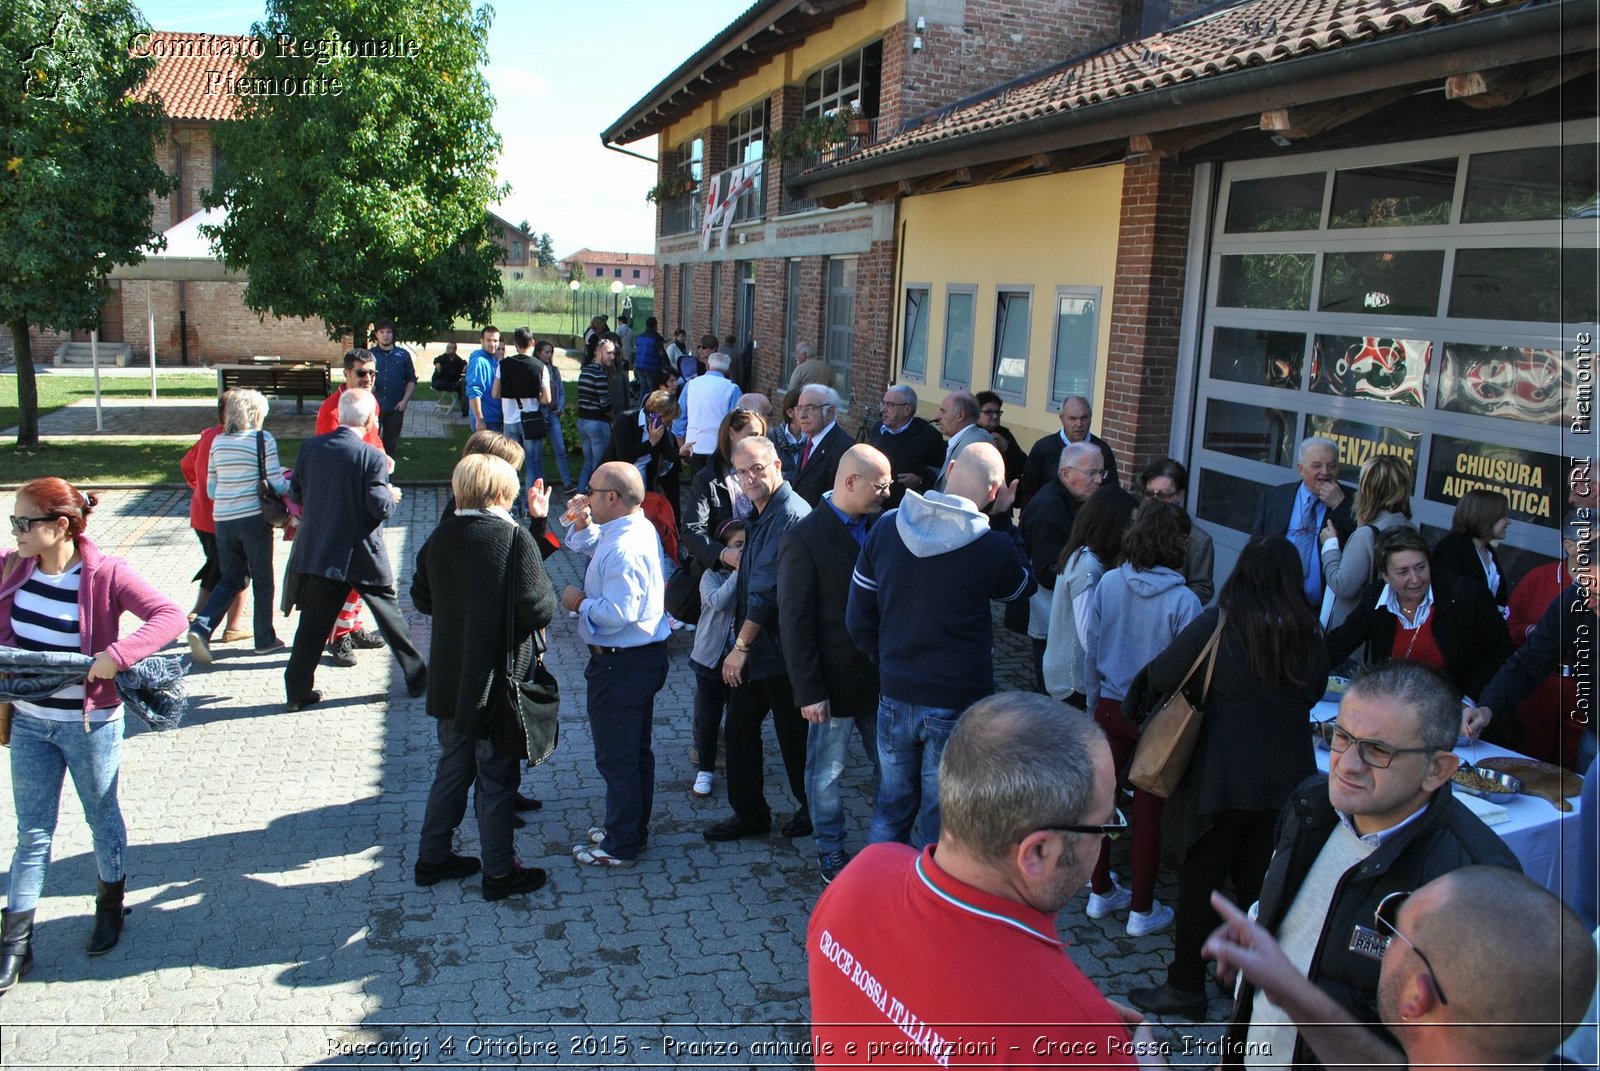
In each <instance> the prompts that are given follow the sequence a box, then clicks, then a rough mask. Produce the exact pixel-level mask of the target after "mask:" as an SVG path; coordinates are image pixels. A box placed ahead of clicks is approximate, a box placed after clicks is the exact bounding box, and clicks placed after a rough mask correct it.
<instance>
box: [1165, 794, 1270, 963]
mask: <svg viewBox="0 0 1600 1071" xmlns="http://www.w3.org/2000/svg"><path fill="white" fill-rule="evenodd" d="M1212 817H1213V819H1214V824H1213V825H1212V827H1211V828H1210V829H1208V830H1206V832H1205V833H1203V834H1201V836H1200V839H1199V840H1197V841H1195V842H1194V843H1193V844H1191V845H1190V846H1189V851H1188V852H1187V853H1185V855H1184V857H1183V863H1182V864H1181V865H1180V866H1179V867H1178V904H1177V912H1176V913H1177V920H1176V921H1177V925H1176V929H1175V931H1174V933H1173V936H1172V944H1173V951H1172V963H1171V965H1170V966H1168V967H1167V984H1168V985H1170V986H1172V988H1174V989H1181V990H1183V991H1184V992H1186V993H1199V992H1203V991H1204V989H1205V985H1206V963H1205V960H1204V959H1203V958H1201V955H1200V946H1201V945H1203V944H1205V941H1206V938H1207V937H1210V936H1211V931H1212V930H1214V929H1216V928H1217V927H1218V926H1221V925H1222V916H1220V915H1218V914H1217V913H1216V911H1215V910H1214V909H1213V908H1212V907H1211V893H1212V890H1214V889H1220V888H1222V887H1223V885H1224V883H1228V884H1231V885H1232V886H1233V897H1234V901H1235V902H1236V903H1237V904H1238V905H1239V906H1240V907H1241V908H1248V907H1249V906H1250V905H1251V904H1253V903H1255V901H1256V900H1257V899H1258V898H1260V896H1261V883H1262V881H1263V880H1265V879H1266V876H1267V864H1268V863H1270V862H1271V861H1272V830H1273V827H1274V826H1275V825H1276V824H1277V821H1278V812H1277V811H1220V812H1218V813H1217V814H1215V815H1213V816H1212Z"/></svg>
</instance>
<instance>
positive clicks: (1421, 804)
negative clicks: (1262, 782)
mask: <svg viewBox="0 0 1600 1071" xmlns="http://www.w3.org/2000/svg"><path fill="white" fill-rule="evenodd" d="M1460 727H1461V696H1460V694H1459V693H1458V692H1457V691H1456V690H1455V689H1453V688H1451V687H1450V685H1449V683H1448V682H1447V681H1446V680H1445V679H1444V677H1442V676H1441V675H1440V674H1439V673H1437V672H1436V671H1434V670H1432V669H1430V668H1428V667H1426V666H1423V665H1420V664H1418V663H1415V662H1406V661H1395V662H1388V663H1385V664H1383V665H1381V666H1376V667H1373V668H1370V669H1367V670H1365V671H1363V673H1362V674H1361V675H1359V676H1357V677H1356V679H1355V680H1354V681H1352V682H1351V684H1350V688H1349V690H1348V691H1346V692H1345V695H1344V699H1343V701H1341V702H1340V704H1339V715H1338V718H1337V720H1336V721H1335V723H1334V730H1333V740H1332V750H1333V753H1332V756H1331V758H1330V760H1329V765H1328V775H1327V777H1326V778H1322V777H1316V778H1312V779H1311V780H1308V781H1307V782H1306V783H1305V784H1303V785H1301V786H1300V788H1299V789H1297V790H1296V791H1295V793H1294V795H1293V796H1292V797H1291V798H1290V800H1289V803H1288V804H1287V806H1286V807H1285V808H1284V812H1283V816H1282V818H1281V819H1280V820H1279V833H1278V838H1277V844H1276V846H1275V848H1276V851H1275V854H1274V855H1273V857H1272V863H1271V865H1270V866H1269V867H1268V869H1267V876H1266V880H1265V881H1264V882H1263V884H1262V888H1261V901H1260V910H1259V913H1258V915H1257V918H1258V920H1259V921H1260V923H1261V925H1262V926H1263V927H1264V928H1265V929H1266V930H1267V931H1268V932H1270V933H1271V934H1272V935H1273V936H1274V938H1275V939H1276V940H1277V941H1278V943H1279V944H1281V945H1282V946H1283V949H1284V952H1285V954H1286V955H1287V956H1288V957H1289V960H1290V962H1292V963H1293V964H1294V965H1295V967H1296V969H1298V970H1299V971H1300V972H1301V973H1303V974H1305V975H1307V977H1309V978H1310V979H1311V981H1312V982H1314V983H1315V984H1316V985H1317V987H1318V988H1320V989H1321V990H1322V991H1323V992H1324V993H1326V994H1327V995H1328V997H1329V998H1331V999H1332V1000H1333V1001H1334V1002H1336V1003H1337V1004H1338V1005H1339V1006H1340V1007H1342V1008H1344V1009H1345V1010H1346V1011H1347V1012H1349V1013H1350V1014H1351V1015H1353V1016H1355V1018H1356V1019H1357V1020H1359V1021H1362V1022H1369V1023H1376V1022H1378V1021H1379V1019H1378V974H1379V969H1378V968H1379V961H1378V960H1376V959H1373V958H1372V957H1371V956H1370V955H1369V954H1368V953H1369V952H1370V951H1371V950H1372V949H1374V948H1380V947H1381V945H1382V942H1383V938H1384V935H1383V934H1382V933H1379V932H1378V931H1377V930H1375V929H1374V928H1373V912H1375V911H1376V910H1377V908H1378V904H1379V903H1380V902H1381V901H1382V900H1383V899H1384V898H1385V897H1387V896H1389V895H1390V894H1391V893H1394V892H1408V891H1410V890H1412V889H1417V888H1420V887H1421V886H1423V885H1425V884H1427V883H1428V882H1430V881H1432V880H1433V879H1434V878H1437V877H1441V876H1442V875H1444V874H1448V873H1449V872H1451V871H1453V870H1457V869H1459V868H1461V867H1464V866H1472V865H1480V864H1481V865H1488V866H1498V867H1504V868H1506V869H1508V870H1513V871H1517V872H1519V873H1520V872H1521V869H1522V868H1521V865H1520V864H1519V863H1518V862H1517V858H1516V856H1515V855H1513V854H1512V853H1511V850H1510V849H1509V848H1507V847H1506V846H1505V843H1504V842H1503V841H1502V840H1501V839H1500V838H1499V837H1498V836H1496V835H1495V834H1494V832H1493V831H1492V830H1491V829H1490V828H1489V827H1488V826H1486V825H1484V824H1483V822H1482V821H1481V820H1479V819H1478V817H1477V816H1476V815H1474V814H1473V813H1472V812H1471V811H1470V810H1468V809H1467V808H1466V807H1465V806H1464V805H1463V804H1462V803H1461V802H1460V801H1459V800H1457V799H1456V798H1455V796H1454V795H1453V794H1452V793H1451V790H1450V777H1451V775H1452V774H1454V773H1455V771H1456V767H1457V766H1458V765H1459V764H1460V760H1459V759H1458V758H1457V757H1456V755H1455V754H1454V752H1453V751H1452V750H1451V749H1452V748H1453V747H1454V746H1455V741H1456V734H1457V732H1458V731H1459V729H1460ZM1223 1046H1224V1054H1223V1055H1224V1063H1225V1065H1228V1066H1239V1065H1240V1064H1241V1063H1242V1065H1243V1066H1246V1067H1283V1066H1286V1065H1289V1064H1293V1065H1294V1066H1296V1067H1301V1066H1306V1065H1309V1064H1312V1063H1314V1062H1315V1061H1314V1059H1313V1057H1312V1056H1311V1054H1310V1053H1308V1052H1307V1051H1306V1045H1305V1042H1304V1039H1303V1038H1301V1037H1300V1036H1299V1035H1298V1033H1297V1031H1296V1028H1295V1024H1294V1021H1293V1020H1292V1019H1290V1017H1289V1016H1288V1014H1287V1013H1286V1012H1285V1011H1284V1009H1283V1008H1282V1007H1280V1006H1279V1005H1277V1004H1275V1003H1273V1001H1272V1000H1271V998H1270V996H1268V995H1267V994H1265V993H1263V992H1262V991H1260V990H1259V989H1257V988H1256V987H1255V986H1253V985H1251V984H1250V983H1249V981H1248V980H1247V981H1246V982H1245V984H1244V985H1243V987H1241V989H1240V990H1239V995H1238V999H1237V1001H1236V1003H1235V1004H1234V1013H1233V1021H1232V1023H1231V1024H1230V1026H1229V1030H1228V1034H1227V1036H1226V1037H1225V1038H1224V1040H1223Z"/></svg>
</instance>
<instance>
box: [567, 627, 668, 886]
mask: <svg viewBox="0 0 1600 1071" xmlns="http://www.w3.org/2000/svg"><path fill="white" fill-rule="evenodd" d="M584 677H585V678H586V679H587V680H588V682H589V731H590V733H591V735H592V736H593V737H594V764H595V766H596V768H598V769H599V771H600V776H601V777H603V778H605V782H606V820H605V829H606V839H605V840H604V841H603V842H601V845H600V846H601V847H602V848H604V849H605V850H606V851H607V852H609V853H610V854H612V855H614V856H616V857H617V858H618V859H635V858H637V857H638V855H639V853H640V852H641V851H643V850H644V846H645V843H646V842H647V841H648V840H649V839H650V812H651V811H652V810H653V809H654V807H655V793H656V753H655V751H654V750H652V749H651V746H650V725H651V722H652V720H653V719H654V717H655V709H656V693H657V692H659V691H660V690H661V686H662V685H664V684H666V683H667V645H666V644H665V643H651V644H646V645H645V646H643V647H629V648H626V649H624V650H621V651H616V652H613V653H611V654H592V655H590V656H589V666H588V668H587V669H586V670H585V671H584Z"/></svg>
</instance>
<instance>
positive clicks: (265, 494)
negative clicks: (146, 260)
mask: <svg viewBox="0 0 1600 1071" xmlns="http://www.w3.org/2000/svg"><path fill="white" fill-rule="evenodd" d="M256 471H257V472H258V473H259V474H260V477H261V482H260V483H259V484H257V485H256V486H257V490H256V494H257V496H258V497H259V498H260V499H261V519H262V520H264V521H266V522H267V523H268V524H270V525H271V526H272V527H274V528H282V527H284V526H285V525H287V524H288V523H289V507H288V506H286V505H284V502H283V496H282V495H280V494H278V492H276V491H274V490H273V489H272V485H271V484H270V483H268V482H267V434H266V432H264V431H257V432H256Z"/></svg>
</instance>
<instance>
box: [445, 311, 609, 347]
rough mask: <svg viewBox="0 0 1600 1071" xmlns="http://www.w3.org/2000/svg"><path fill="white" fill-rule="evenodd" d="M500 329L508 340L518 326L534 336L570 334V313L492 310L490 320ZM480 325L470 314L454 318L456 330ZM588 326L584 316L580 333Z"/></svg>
mask: <svg viewBox="0 0 1600 1071" xmlns="http://www.w3.org/2000/svg"><path fill="white" fill-rule="evenodd" d="M491 322H492V323H493V324H494V325H495V326H496V327H498V328H499V329H500V334H501V335H502V336H503V338H504V341H506V342H507V343H508V344H509V342H510V335H511V332H512V331H515V330H516V329H517V328H519V327H526V328H527V329H528V330H529V331H532V332H533V334H534V336H535V337H536V338H537V337H541V336H544V335H570V334H572V314H571V313H570V312H517V311H515V310H512V309H496V310H494V319H493V320H492V321H491ZM481 326H482V325H481V324H479V323H477V322H475V321H474V320H473V319H472V317H470V316H463V317H460V318H459V319H457V320H456V330H458V331H475V330H477V329H478V328H479V327H481ZM588 326H589V321H588V319H587V318H585V319H584V320H583V321H582V322H581V323H579V324H578V331H579V332H580V333H581V332H582V331H583V330H584V328H586V327H588Z"/></svg>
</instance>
